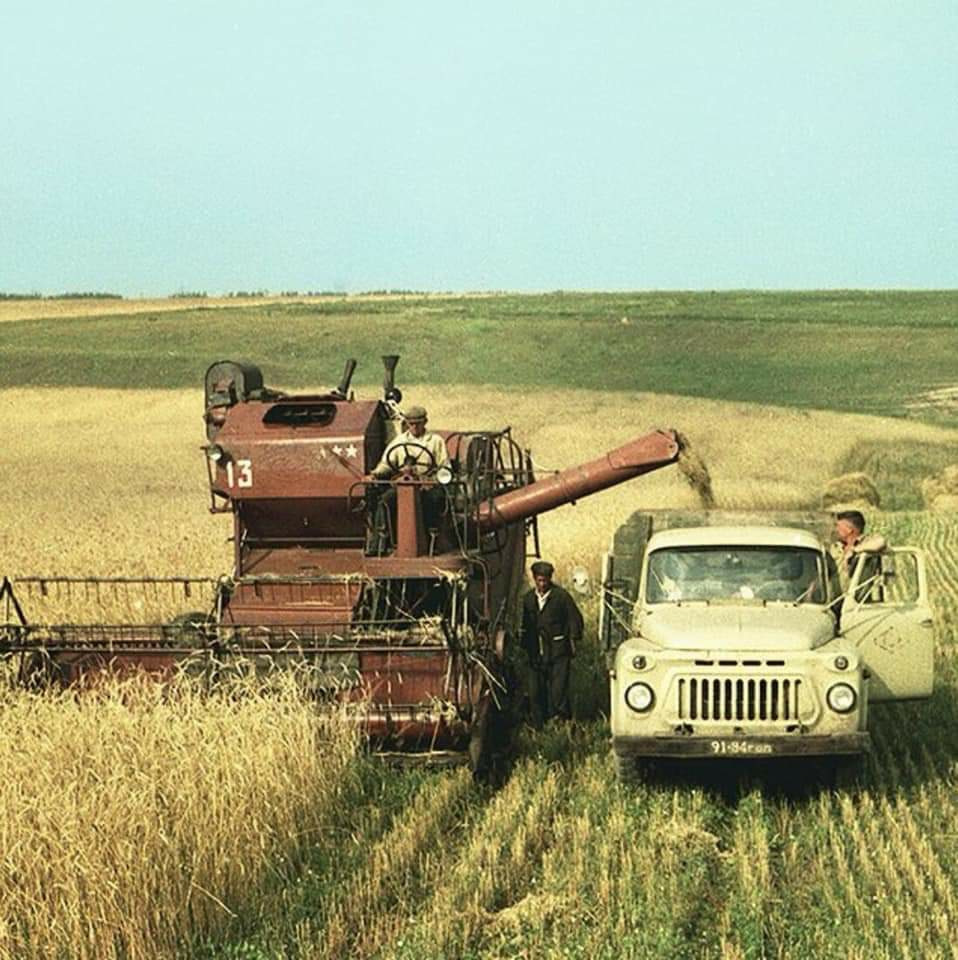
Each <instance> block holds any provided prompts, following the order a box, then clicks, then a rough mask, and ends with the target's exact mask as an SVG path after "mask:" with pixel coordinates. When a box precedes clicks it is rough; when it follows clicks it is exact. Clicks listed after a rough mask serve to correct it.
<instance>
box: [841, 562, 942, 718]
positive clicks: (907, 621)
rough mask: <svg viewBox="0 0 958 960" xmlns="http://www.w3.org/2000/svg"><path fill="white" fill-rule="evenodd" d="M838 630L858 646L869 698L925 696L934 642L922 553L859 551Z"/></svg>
mask: <svg viewBox="0 0 958 960" xmlns="http://www.w3.org/2000/svg"><path fill="white" fill-rule="evenodd" d="M841 632H842V634H843V636H845V637H847V638H848V639H849V640H851V641H852V642H853V643H854V644H855V645H856V646H857V647H858V648H859V650H861V652H862V658H863V659H864V661H865V665H866V667H867V669H868V671H869V674H870V680H869V686H868V699H869V701H871V702H873V703H874V702H882V701H889V700H918V699H922V698H924V697H930V696H931V691H932V685H933V679H934V659H935V644H934V631H933V621H932V611H931V605H930V603H929V601H928V580H927V575H926V572H925V557H924V554H923V553H922V552H921V551H920V550H917V549H915V548H914V547H889V548H888V549H886V550H884V551H883V552H882V553H876V554H863V555H862V556H861V560H860V561H859V563H858V564H857V565H856V568H855V572H854V574H853V576H852V579H851V582H850V584H849V586H848V590H847V593H846V596H845V600H844V601H843V603H842V612H841Z"/></svg>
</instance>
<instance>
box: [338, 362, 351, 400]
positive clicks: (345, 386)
mask: <svg viewBox="0 0 958 960" xmlns="http://www.w3.org/2000/svg"><path fill="white" fill-rule="evenodd" d="M355 372H356V361H355V360H354V359H353V358H352V357H350V358H349V359H348V360H347V361H346V367H345V368H344V370H343V378H342V380H340V381H339V386H338V387H337V388H336V391H335V392H336V393H337V394H339V396H341V397H345V396H346V394H347V393H348V392H349V384H350V382H351V381H352V379H353V374H354V373H355Z"/></svg>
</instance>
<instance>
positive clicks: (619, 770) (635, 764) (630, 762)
mask: <svg viewBox="0 0 958 960" xmlns="http://www.w3.org/2000/svg"><path fill="white" fill-rule="evenodd" d="M612 758H613V760H614V762H615V773H616V776H617V777H618V779H619V783H622V784H625V785H626V786H628V787H637V786H638V785H639V784H640V783H645V781H646V780H647V779H648V773H649V766H648V763H649V762H648V760H644V759H642V758H640V757H630V756H628V755H625V756H624V755H623V754H621V753H617V752H616V751H615V750H613V751H612Z"/></svg>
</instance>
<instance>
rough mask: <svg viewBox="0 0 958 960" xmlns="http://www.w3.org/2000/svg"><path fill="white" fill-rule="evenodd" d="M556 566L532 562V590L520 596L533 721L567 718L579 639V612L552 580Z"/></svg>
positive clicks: (537, 722)
mask: <svg viewBox="0 0 958 960" xmlns="http://www.w3.org/2000/svg"><path fill="white" fill-rule="evenodd" d="M554 572H555V568H554V567H553V566H552V564H551V563H546V562H545V561H544V560H540V561H537V562H536V563H534V564H533V565H532V579H533V580H534V581H535V589H534V590H530V591H529V592H528V593H527V594H526V595H525V596H524V597H523V598H522V644H523V647H524V648H525V651H526V655H527V656H528V658H529V666H530V668H531V670H530V690H529V695H530V699H531V701H532V703H531V706H532V722H533V724H534V725H535V726H537V727H538V726H541V725H542V724H543V723H544V722H545V721H546V720H549V719H550V718H551V717H561V718H563V719H566V720H567V719H569V718H570V717H571V716H572V706H571V704H570V702H569V668H570V666H571V663H572V657H573V656H574V655H575V650H576V645H577V644H578V643H579V641H580V640H581V639H582V614H581V613H580V612H579V608H578V607H577V606H576V603H575V600H573V599H572V597H571V596H569V594H568V593H567V592H566V591H565V590H563V589H562V587H560V586H558V585H557V584H555V583H553V581H552V574H553V573H554Z"/></svg>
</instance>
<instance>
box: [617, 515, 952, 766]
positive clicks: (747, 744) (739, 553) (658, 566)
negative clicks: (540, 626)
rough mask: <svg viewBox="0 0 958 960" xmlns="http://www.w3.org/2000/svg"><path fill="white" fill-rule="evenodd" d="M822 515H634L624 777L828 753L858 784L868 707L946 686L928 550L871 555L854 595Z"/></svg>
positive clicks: (626, 593) (628, 537)
mask: <svg viewBox="0 0 958 960" xmlns="http://www.w3.org/2000/svg"><path fill="white" fill-rule="evenodd" d="M831 522H832V521H831V518H830V517H829V516H828V515H820V514H802V515H799V514H792V515H776V516H773V517H761V516H755V515H751V516H744V515H742V514H732V513H729V514H724V513H718V512H715V513H708V514H702V515H697V516H695V515H686V516H681V515H676V514H659V515H657V514H655V513H641V514H636V515H634V516H633V517H632V518H631V519H630V520H629V522H628V523H626V524H625V525H624V526H623V527H621V528H620V529H619V531H618V532H617V533H616V535H615V537H614V539H613V544H612V550H611V552H610V553H609V554H607V555H606V557H605V560H604V564H603V604H602V613H601V623H600V634H601V636H602V638H603V639H604V642H605V646H606V649H607V651H608V655H609V662H610V685H611V704H612V713H611V725H612V749H613V753H614V756H615V759H616V764H617V768H618V772H619V775H620V777H621V778H622V779H624V780H627V781H628V780H633V779H636V778H637V777H639V776H640V775H641V773H642V771H643V768H644V766H645V765H646V764H647V762H648V761H651V760H654V759H656V758H663V757H665V758H683V757H705V758H713V759H717V760H723V759H733V758H744V759H755V758H769V757H783V756H787V757H799V756H806V757H808V756H817V757H821V758H828V764H829V766H830V768H831V771H832V772H833V773H834V774H835V775H836V777H837V779H838V780H839V781H841V782H851V781H852V780H854V779H855V778H856V777H857V775H858V772H859V768H860V764H861V759H862V756H863V754H864V753H866V752H867V751H868V750H869V748H870V740H869V734H868V727H867V721H868V706H869V704H870V703H874V702H880V701H890V700H911V699H921V698H926V697H929V696H931V692H932V683H933V660H934V641H933V630H932V612H931V608H930V605H929V599H928V587H927V579H926V573H925V559H924V555H923V554H922V552H921V551H920V550H918V549H916V548H914V547H887V546H884V545H882V549H881V550H880V552H875V553H871V554H863V555H862V557H861V559H860V561H859V562H858V563H857V566H856V567H855V570H854V572H853V575H852V577H851V580H850V582H849V583H848V584H846V585H845V589H844V591H843V589H842V586H841V585H840V582H839V577H838V573H837V568H836V565H835V561H834V559H833V558H832V557H831V555H830V554H829V552H828V550H827V549H826V548H825V545H824V544H825V539H826V537H827V535H828V533H827V531H829V530H830V527H831Z"/></svg>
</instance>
